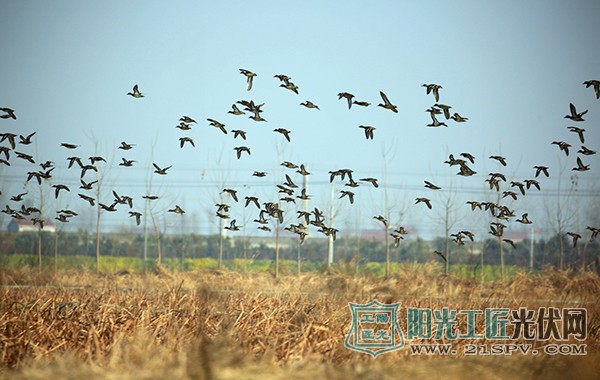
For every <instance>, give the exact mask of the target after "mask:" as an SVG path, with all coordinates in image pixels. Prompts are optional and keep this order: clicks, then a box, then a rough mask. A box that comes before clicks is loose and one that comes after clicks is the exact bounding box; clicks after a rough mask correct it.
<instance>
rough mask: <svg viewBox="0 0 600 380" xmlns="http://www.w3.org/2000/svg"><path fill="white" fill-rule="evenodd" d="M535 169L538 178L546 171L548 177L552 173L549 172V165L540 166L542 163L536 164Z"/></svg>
mask: <svg viewBox="0 0 600 380" xmlns="http://www.w3.org/2000/svg"><path fill="white" fill-rule="evenodd" d="M533 168H534V169H535V178H537V177H538V176H539V175H540V173H544V175H545V176H546V177H549V176H550V175H549V174H548V167H547V166H540V165H536V166H534V167H533Z"/></svg>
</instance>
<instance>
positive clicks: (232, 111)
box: [227, 103, 245, 115]
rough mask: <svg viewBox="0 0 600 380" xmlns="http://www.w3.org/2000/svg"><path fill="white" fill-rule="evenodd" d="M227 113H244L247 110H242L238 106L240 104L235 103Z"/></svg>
mask: <svg viewBox="0 0 600 380" xmlns="http://www.w3.org/2000/svg"><path fill="white" fill-rule="evenodd" d="M227 113H230V114H232V115H244V114H245V112H244V111H241V110H240V109H239V108H238V106H236V105H235V103H234V104H232V105H231V110H230V111H227Z"/></svg>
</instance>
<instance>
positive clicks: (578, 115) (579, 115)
mask: <svg viewBox="0 0 600 380" xmlns="http://www.w3.org/2000/svg"><path fill="white" fill-rule="evenodd" d="M569 111H571V114H570V115H565V119H571V120H573V121H585V119H584V118H583V115H585V114H586V113H587V112H588V110H585V111H583V112H577V109H576V108H575V106H574V105H573V103H569Z"/></svg>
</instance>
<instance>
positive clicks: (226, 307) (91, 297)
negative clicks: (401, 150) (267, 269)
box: [0, 264, 600, 380]
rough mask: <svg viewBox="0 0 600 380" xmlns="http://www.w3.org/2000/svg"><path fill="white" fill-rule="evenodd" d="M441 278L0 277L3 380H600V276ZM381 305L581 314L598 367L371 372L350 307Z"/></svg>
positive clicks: (549, 359) (576, 363) (568, 363)
mask: <svg viewBox="0 0 600 380" xmlns="http://www.w3.org/2000/svg"><path fill="white" fill-rule="evenodd" d="M439 271H440V268H439V266H437V265H433V264H428V265H407V266H403V267H401V269H400V270H399V271H398V272H397V273H394V275H393V276H392V277H391V278H389V279H385V280H384V279H375V278H366V277H351V276H348V275H345V274H343V273H336V272H334V271H331V272H330V273H328V274H321V275H316V274H306V275H302V276H300V277H297V276H283V277H280V278H278V279H275V278H273V276H270V275H269V274H266V273H239V272H229V271H218V270H211V271H208V270H207V271H201V272H186V273H169V272H167V271H166V270H162V269H160V270H156V271H155V272H154V273H147V274H130V273H113V274H92V273H87V272H69V273H60V274H56V275H55V274H54V273H39V272H38V271H35V270H31V269H24V270H21V271H8V270H2V271H1V272H0V284H1V285H2V287H1V288H0V292H1V297H2V298H1V303H0V363H1V364H0V378H7V379H8V378H10V379H48V378H71V379H82V378H85V379H117V378H118V379H163V378H167V377H168V378H177V379H255V378H256V379H259V378H260V379H284V378H285V379H291V378H294V379H320V378H328V379H344V380H349V379H386V378H389V379H392V378H434V377H441V376H443V377H444V378H446V379H459V378H460V379H462V378H480V379H515V378H523V379H525V378H527V379H532V378H543V379H567V378H577V379H596V378H599V376H600V375H599V374H600V350H599V341H600V304H599V302H598V296H599V295H600V278H598V276H597V275H596V274H594V273H580V274H575V273H572V272H557V271H546V272H544V273H541V274H536V275H528V274H518V275H517V276H516V277H514V278H512V279H510V280H505V281H501V282H500V281H498V282H486V283H479V282H473V281H468V280H464V279H460V278H455V277H444V276H441V275H439V274H437V273H439ZM373 299H378V300H379V301H381V302H384V303H390V302H401V303H402V306H401V309H400V313H399V315H402V313H403V312H404V307H405V306H410V307H431V308H433V309H441V308H442V307H444V306H446V307H449V308H450V309H456V310H466V309H485V308H486V307H507V308H510V309H511V310H512V309H517V308H519V307H522V306H525V307H528V308H530V309H537V308H538V307H540V306H553V307H559V308H564V307H583V308H586V309H587V318H588V321H587V326H588V336H587V339H586V341H585V342H583V343H585V344H587V355H580V356H566V355H548V354H545V353H543V352H542V353H541V354H539V355H531V354H529V355H522V354H513V355H510V356H483V355H476V356H468V357H467V356H465V355H464V353H462V350H463V346H464V345H465V344H468V343H474V342H472V341H471V342H469V341H468V340H456V341H453V342H452V343H453V345H454V347H453V348H456V349H457V352H458V353H457V354H456V355H454V356H442V355H429V356H428V355H412V354H411V352H410V351H409V350H408V349H407V348H406V347H405V348H402V349H400V350H397V351H393V352H389V353H386V354H383V355H381V356H379V357H377V358H376V359H373V358H371V357H370V356H369V355H366V354H362V353H358V352H354V351H351V350H348V349H347V348H345V347H344V345H343V340H344V337H345V335H346V333H347V332H348V329H349V327H350V325H351V316H350V311H349V308H348V302H358V303H367V302H369V301H371V300H373ZM404 315H406V314H404ZM400 325H401V327H402V329H403V331H405V332H406V320H402V318H400ZM407 343H408V344H410V343H411V342H407ZM418 343H436V342H433V341H432V342H418ZM438 343H439V342H438ZM441 343H444V342H441ZM446 343H447V342H446ZM477 343H478V344H482V343H489V342H486V341H485V340H484V341H478V342H477ZM510 343H526V342H525V341H524V340H523V341H511V342H510ZM527 343H532V344H533V346H534V348H538V349H540V351H541V350H543V346H545V345H547V344H552V343H576V342H575V341H574V340H573V341H570V342H552V341H538V340H534V341H528V342H527ZM577 343H582V342H577Z"/></svg>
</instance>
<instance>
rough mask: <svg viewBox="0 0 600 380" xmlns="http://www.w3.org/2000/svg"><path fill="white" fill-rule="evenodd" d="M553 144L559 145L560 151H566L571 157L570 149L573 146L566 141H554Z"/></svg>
mask: <svg viewBox="0 0 600 380" xmlns="http://www.w3.org/2000/svg"><path fill="white" fill-rule="evenodd" d="M552 144H554V145H558V147H559V148H560V150H562V151H564V152H565V154H566V155H567V156H568V155H569V148H570V147H571V144H569V143H566V142H564V141H552Z"/></svg>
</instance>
